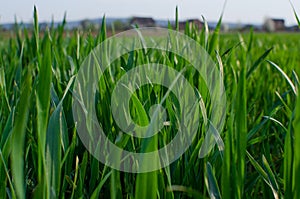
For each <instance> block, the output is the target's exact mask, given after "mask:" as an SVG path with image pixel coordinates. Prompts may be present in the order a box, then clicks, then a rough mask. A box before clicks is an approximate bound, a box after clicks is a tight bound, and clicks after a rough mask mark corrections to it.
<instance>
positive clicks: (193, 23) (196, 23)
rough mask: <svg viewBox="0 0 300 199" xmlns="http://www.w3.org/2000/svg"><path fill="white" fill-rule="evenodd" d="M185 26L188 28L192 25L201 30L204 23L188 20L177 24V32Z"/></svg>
mask: <svg viewBox="0 0 300 199" xmlns="http://www.w3.org/2000/svg"><path fill="white" fill-rule="evenodd" d="M186 24H188V25H189V27H192V25H194V26H195V27H196V28H198V29H199V30H200V29H202V28H203V26H204V23H203V22H202V21H200V20H199V19H189V20H186V21H181V22H179V30H184V29H185V27H186Z"/></svg>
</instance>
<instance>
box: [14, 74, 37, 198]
mask: <svg viewBox="0 0 300 199" xmlns="http://www.w3.org/2000/svg"><path fill="white" fill-rule="evenodd" d="M31 78H32V77H31V74H30V70H28V71H27V75H26V77H25V80H24V82H23V88H22V90H21V96H20V100H19V102H18V104H17V107H16V116H15V118H14V127H13V130H12V151H11V152H12V153H11V168H12V176H13V181H14V185H15V188H16V194H17V197H18V198H25V176H24V144H25V134H26V124H27V119H28V113H29V99H30V94H31V82H32V79H31Z"/></svg>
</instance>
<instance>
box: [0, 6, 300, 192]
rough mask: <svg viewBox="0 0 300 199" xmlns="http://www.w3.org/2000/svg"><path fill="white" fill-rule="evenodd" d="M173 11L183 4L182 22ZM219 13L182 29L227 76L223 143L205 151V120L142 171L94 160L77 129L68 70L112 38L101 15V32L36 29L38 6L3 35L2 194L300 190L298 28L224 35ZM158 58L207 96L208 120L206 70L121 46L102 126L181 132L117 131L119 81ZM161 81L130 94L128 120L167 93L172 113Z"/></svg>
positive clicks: (105, 89)
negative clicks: (185, 142) (180, 146)
mask: <svg viewBox="0 0 300 199" xmlns="http://www.w3.org/2000/svg"><path fill="white" fill-rule="evenodd" d="M178 21H179V19H178V10H177V9H176V27H175V28H178V27H179V26H178V25H179V24H178V23H179V22H178ZM204 21H205V20H204ZM221 21H222V18H220V20H219V23H218V25H217V28H216V29H215V30H214V31H213V32H212V33H210V31H209V29H208V25H207V23H206V22H205V25H204V28H203V29H202V30H201V31H199V30H198V29H197V28H195V26H187V27H186V30H185V34H186V35H188V36H189V37H191V38H193V39H194V40H195V41H197V42H198V43H199V44H200V45H201V46H202V47H203V48H204V49H205V50H206V51H207V52H208V53H209V54H210V55H211V57H212V58H213V60H214V61H215V63H216V65H217V66H218V68H219V69H220V73H221V76H222V77H223V78H224V85H225V89H226V97H227V110H226V113H225V116H226V124H225V128H224V129H223V131H222V132H220V133H221V137H222V139H224V140H225V150H224V151H219V150H218V148H217V147H216V148H214V149H213V150H212V151H211V152H210V153H209V155H208V156H207V157H205V158H203V159H199V158H198V156H197V155H198V153H199V149H200V147H201V144H202V142H203V133H204V132H203V129H205V127H204V125H203V124H202V123H203V122H202V121H201V125H200V127H199V130H198V133H197V135H196V139H195V140H194V141H193V143H192V144H191V146H190V147H189V148H188V149H187V151H186V152H185V153H184V155H183V156H182V157H180V158H179V159H178V160H176V161H175V162H174V163H172V164H171V165H170V166H168V167H165V168H163V169H160V170H158V171H154V172H150V173H143V174H130V173H123V172H119V171H116V170H112V169H110V168H108V167H107V166H105V165H103V164H101V163H99V162H98V161H97V160H96V159H95V158H94V157H93V156H92V155H90V154H89V153H88V151H87V150H86V149H85V147H84V146H83V144H82V143H81V141H80V139H79V137H78V136H77V134H76V128H77V126H76V125H77V124H76V123H74V121H73V116H72V103H73V101H72V93H71V90H72V86H73V80H74V78H75V77H76V74H77V72H78V70H79V67H80V64H81V63H82V62H83V61H84V58H85V57H87V55H88V53H89V52H90V51H91V50H92V49H93V48H94V47H96V46H97V45H98V44H99V43H101V42H102V41H104V40H105V39H107V32H106V25H105V18H103V21H102V27H101V29H100V30H99V33H98V35H96V36H95V37H94V36H92V35H91V34H84V33H82V32H79V31H68V30H64V26H65V24H66V21H65V19H64V20H63V23H62V24H60V26H59V27H58V28H54V27H50V29H47V30H46V31H45V32H43V34H41V32H40V30H39V26H38V16H37V10H36V8H35V9H34V29H33V30H32V32H31V31H29V30H27V29H23V30H21V29H20V28H19V26H18V24H17V23H16V27H15V37H14V38H11V39H10V40H9V41H7V42H6V41H5V42H4V41H3V43H2V41H0V43H1V46H0V103H1V106H0V107H1V108H0V116H1V117H0V198H25V197H28V198H32V197H35V198H109V197H110V198H187V197H194V198H207V197H211V198H262V197H265V198H270V197H271V198H272V197H274V198H281V197H285V198H299V197H300V192H299V190H300V188H299V183H297V180H298V179H299V178H300V174H299V172H300V169H299V165H300V153H299V150H298V149H299V147H300V142H299V140H300V138H299V137H300V134H299V133H300V126H299V124H300V119H299V118H300V115H299V110H300V98H299V93H298V88H299V79H298V76H297V74H299V73H300V70H299V68H300V67H299V65H300V58H299V56H298V55H299V51H300V42H299V41H300V40H299V35H296V34H288V33H281V34H265V33H253V32H252V33H249V34H248V33H245V34H242V35H240V34H233V33H231V34H223V33H221V32H220V27H221ZM169 28H172V26H171V24H170V26H169ZM265 60H268V61H265ZM152 62H153V63H161V64H166V65H168V66H170V67H173V68H174V69H176V70H177V71H181V72H182V74H183V75H184V76H185V77H186V79H187V80H188V81H189V83H190V84H191V85H192V86H193V87H194V88H195V89H198V90H199V92H200V94H201V96H202V98H203V99H201V100H199V101H200V102H199V104H200V105H201V106H202V107H205V106H206V109H207V113H206V112H203V114H204V115H203V120H205V119H207V118H209V116H210V114H211V112H210V110H211V109H210V99H209V96H208V95H207V93H205V92H202V91H207V90H205V85H204V83H203V80H202V79H201V77H199V74H197V73H195V71H194V70H192V68H189V67H188V65H189V64H188V61H187V60H184V59H183V58H182V57H180V56H177V55H175V54H173V53H161V52H159V51H157V50H137V51H134V52H130V53H128V54H125V55H123V56H122V57H121V58H120V59H118V60H115V62H114V63H113V64H112V67H111V70H109V71H105V73H104V77H103V78H102V79H100V81H99V88H101V89H100V90H99V92H100V93H99V96H97V99H96V100H97V107H96V109H97V116H98V120H99V122H101V124H102V125H103V129H104V131H105V132H108V133H107V137H108V138H109V139H110V140H111V141H112V142H114V143H115V144H116V145H118V146H119V147H123V148H125V149H126V150H129V151H138V152H149V151H154V150H157V149H158V148H161V147H162V146H164V145H165V144H166V143H169V142H170V140H172V139H173V138H174V136H175V135H176V132H177V129H176V127H175V128H173V126H166V127H164V129H163V133H161V134H157V135H155V136H153V137H151V138H147V139H139V138H134V137H132V136H129V135H127V134H121V133H119V132H120V129H119V127H118V126H117V125H116V123H115V122H114V121H113V117H112V113H111V112H110V104H111V91H112V89H113V88H114V87H115V85H116V82H117V81H118V80H119V79H120V78H121V77H122V75H123V74H124V73H126V72H127V71H128V70H130V69H132V68H134V67H135V66H138V65H140V64H145V63H152ZM166 92H167V89H166V88H164V87H161V86H159V85H154V84H152V83H151V82H149V85H146V86H143V87H141V88H139V89H138V90H137V91H136V92H135V93H134V95H133V96H132V98H131V101H130V108H131V109H130V111H131V117H132V118H133V120H134V121H135V122H137V123H138V124H140V125H142V126H143V125H148V123H149V117H150V116H149V115H148V110H149V109H150V107H151V106H152V105H153V104H159V103H161V104H162V106H164V107H165V108H166V110H167V112H168V119H169V121H170V123H171V124H173V123H176V119H177V118H178V117H179V114H180V106H179V105H178V101H177V100H176V99H175V97H174V95H172V94H170V95H169V96H168V97H167V96H166ZM199 96H200V95H199ZM162 101H163V102H162ZM205 114H207V118H206V115H205ZM175 126H176V125H175Z"/></svg>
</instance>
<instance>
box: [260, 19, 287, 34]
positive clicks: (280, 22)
mask: <svg viewBox="0 0 300 199" xmlns="http://www.w3.org/2000/svg"><path fill="white" fill-rule="evenodd" d="M264 29H265V30H266V31H269V32H274V31H282V30H285V21H284V19H272V18H267V19H266V20H265V22H264Z"/></svg>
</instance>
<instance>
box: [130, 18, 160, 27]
mask: <svg viewBox="0 0 300 199" xmlns="http://www.w3.org/2000/svg"><path fill="white" fill-rule="evenodd" d="M129 23H130V25H138V27H154V26H155V21H154V19H153V18H150V17H132V18H131V20H130V21H129Z"/></svg>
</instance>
